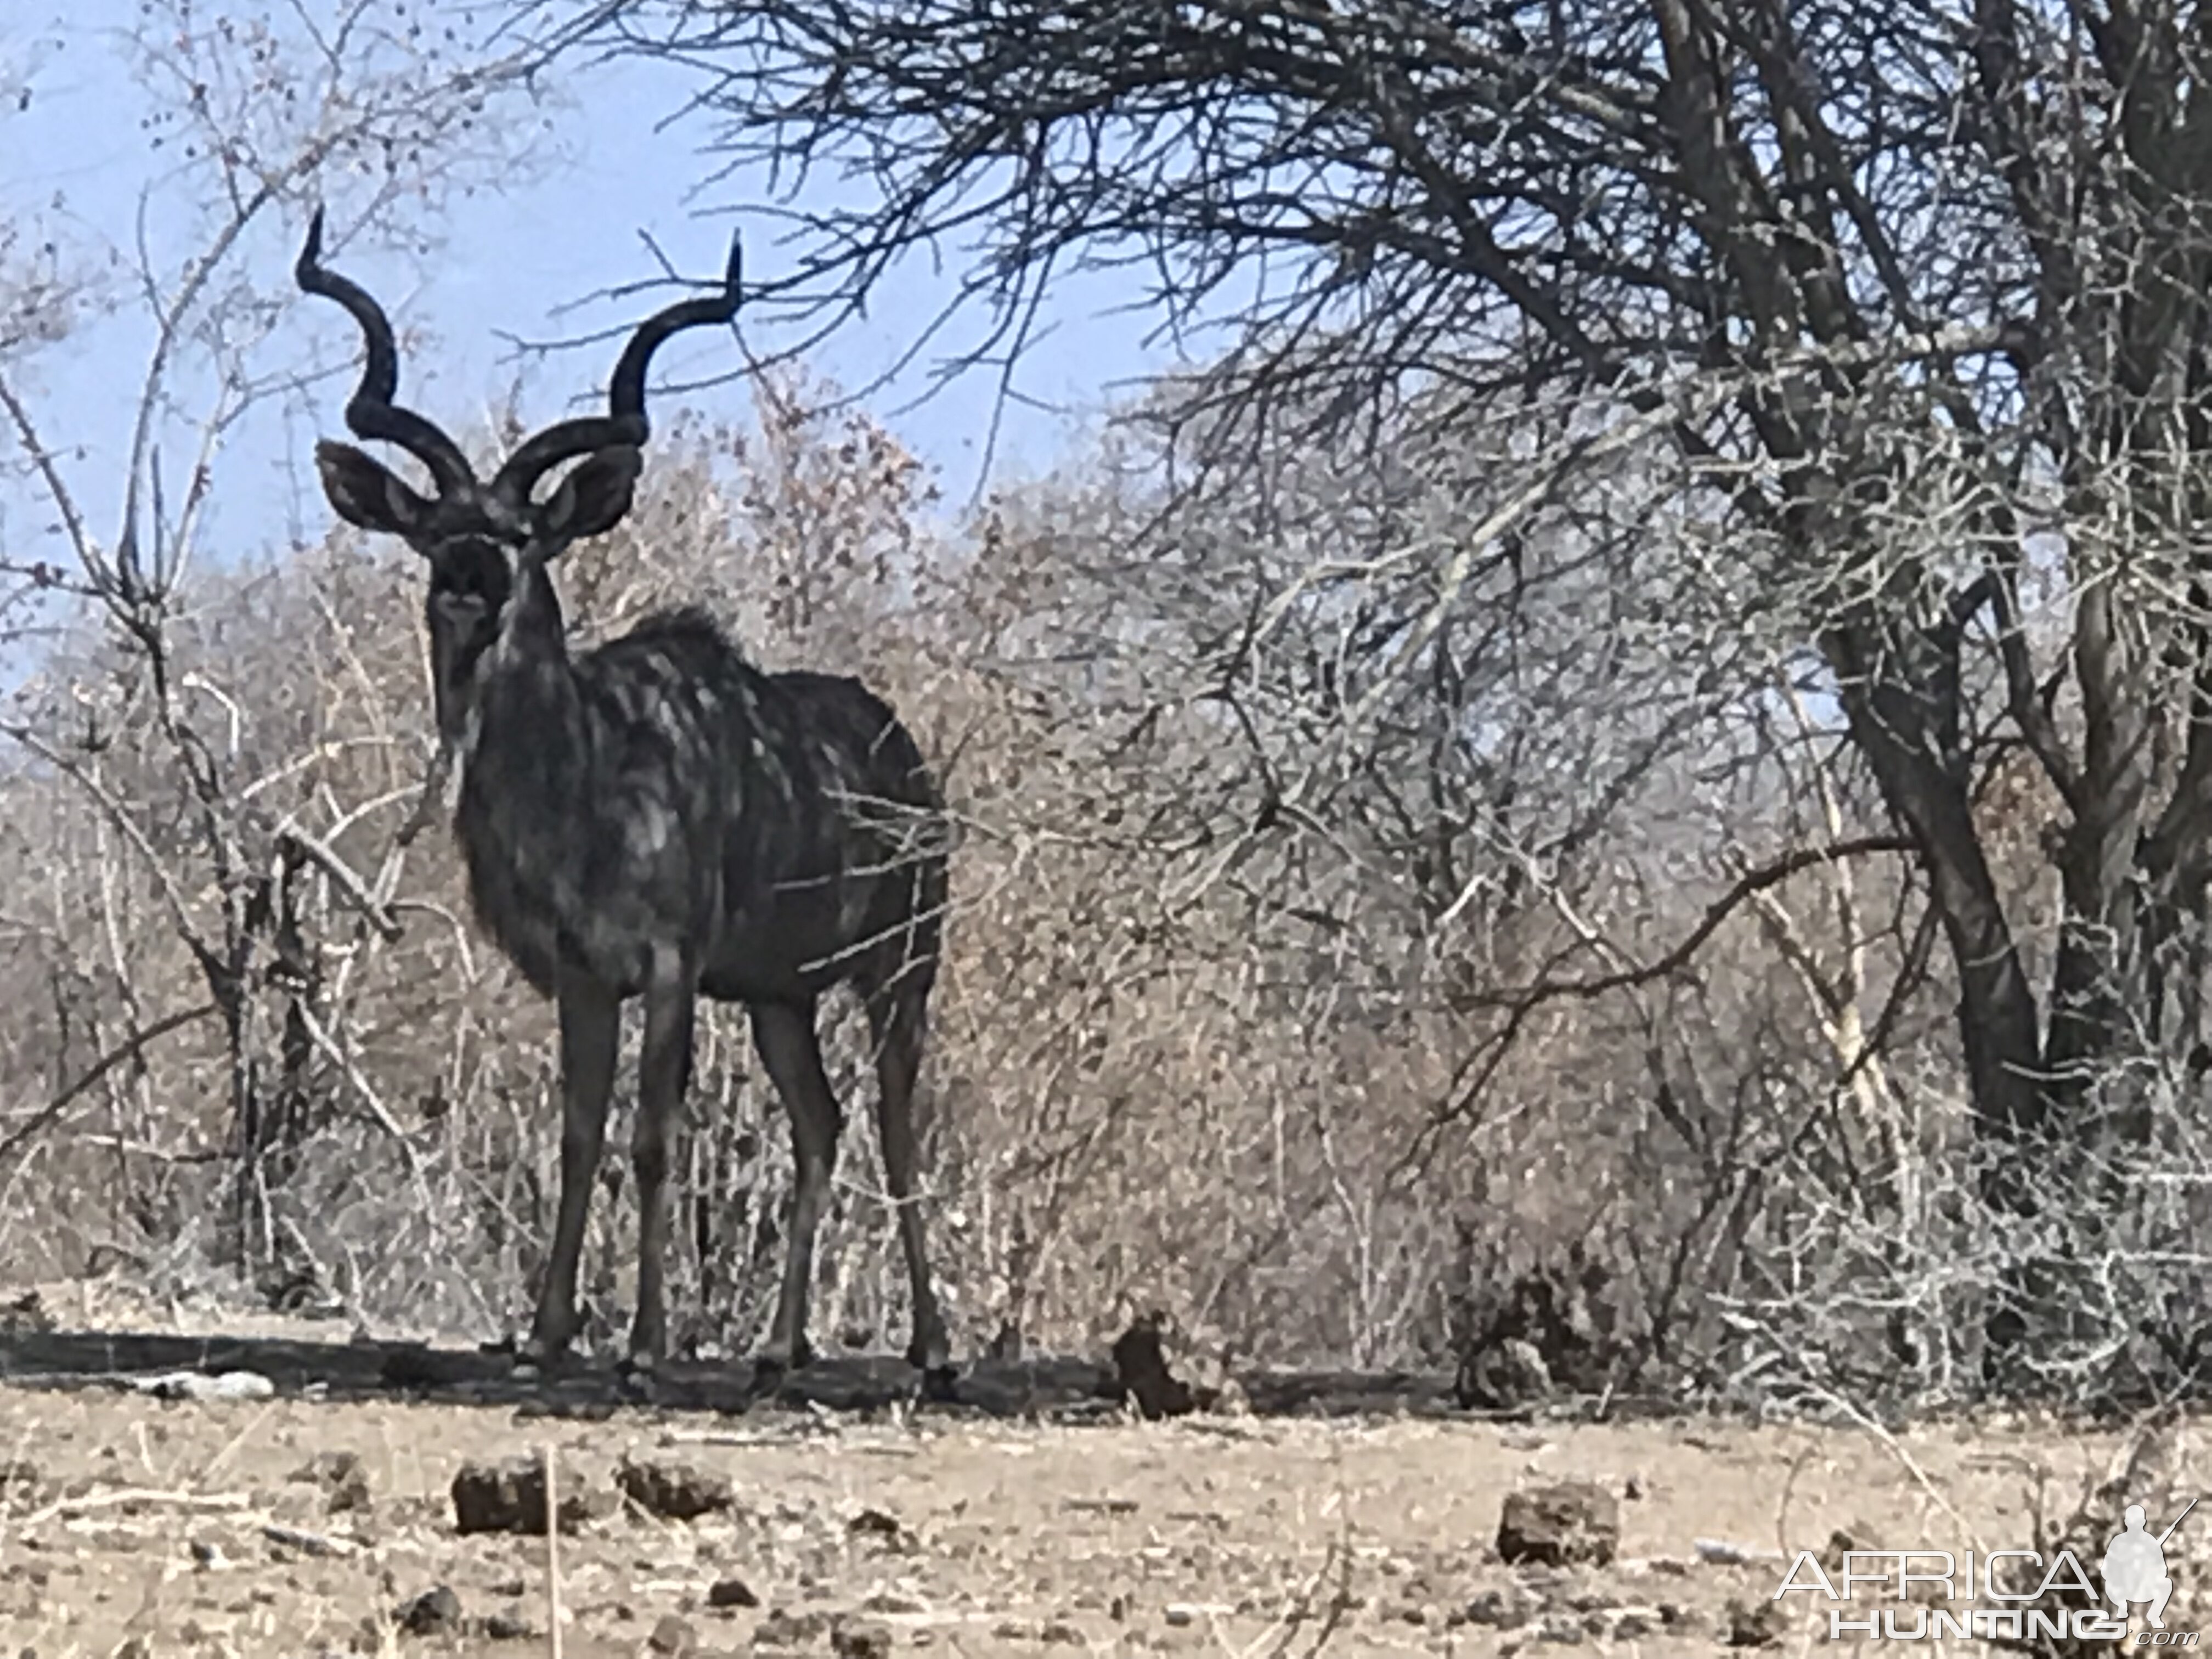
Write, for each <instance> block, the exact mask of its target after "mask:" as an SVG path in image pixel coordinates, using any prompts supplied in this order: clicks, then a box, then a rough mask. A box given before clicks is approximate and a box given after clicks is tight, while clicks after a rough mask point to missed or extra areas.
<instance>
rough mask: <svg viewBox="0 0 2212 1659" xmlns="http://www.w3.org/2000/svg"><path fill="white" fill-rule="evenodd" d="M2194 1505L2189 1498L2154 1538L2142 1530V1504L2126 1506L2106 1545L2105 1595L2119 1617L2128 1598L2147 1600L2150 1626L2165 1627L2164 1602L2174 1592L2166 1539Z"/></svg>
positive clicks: (2125, 1614) (2124, 1611) (2157, 1628)
mask: <svg viewBox="0 0 2212 1659" xmlns="http://www.w3.org/2000/svg"><path fill="white" fill-rule="evenodd" d="M2196 1507H2197V1500H2196V1499H2195V1498H2191V1499H2190V1500H2189V1502H2188V1503H2187V1504H2185V1505H2184V1506H2183V1508H2182V1511H2181V1513H2180V1514H2179V1515H2177V1516H2174V1517H2173V1521H2172V1525H2170V1526H2168V1527H2167V1528H2166V1530H2165V1531H2164V1532H2162V1533H2160V1534H2159V1535H2158V1536H2157V1537H2155V1538H2154V1537H2152V1536H2151V1535H2150V1534H2149V1533H2148V1532H2146V1531H2145V1530H2144V1529H2143V1506H2142V1504H2129V1505H2128V1508H2127V1513H2126V1514H2124V1515H2123V1516H2121V1517H2120V1529H2119V1531H2118V1532H2116V1533H2114V1534H2112V1542H2111V1543H2109V1544H2107V1545H2106V1546H2105V1564H2104V1565H2105V1594H2106V1596H2107V1597H2109V1598H2110V1599H2111V1601H2112V1605H2113V1606H2114V1607H2118V1609H2119V1610H2120V1617H2121V1618H2123V1619H2124V1618H2126V1617H2127V1616H2128V1604H2129V1603H2130V1601H2148V1602H2149V1603H2150V1624H2151V1628H2152V1629H2153V1630H2164V1629H2165V1628H2166V1601H2168V1600H2169V1599H2170V1598H2171V1597H2172V1595H2173V1579H2172V1576H2171V1575H2170V1574H2168V1573H2167V1571H2166V1540H2167V1539H2169V1538H2171V1537H2172V1536H2173V1528H2175V1527H2178V1526H2179V1525H2180V1524H2181V1523H2182V1522H2183V1521H2184V1520H2185V1519H2187V1518H2188V1515H2189V1511H2190V1510H2193V1509H2195V1508H2196Z"/></svg>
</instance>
